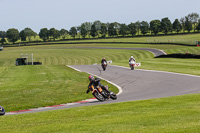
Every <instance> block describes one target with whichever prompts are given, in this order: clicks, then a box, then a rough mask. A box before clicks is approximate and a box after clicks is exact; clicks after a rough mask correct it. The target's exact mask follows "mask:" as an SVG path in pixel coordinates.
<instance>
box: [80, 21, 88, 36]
mask: <svg viewBox="0 0 200 133" xmlns="http://www.w3.org/2000/svg"><path fill="white" fill-rule="evenodd" d="M80 28H81V29H80V30H81V31H80V32H81V36H82V37H83V38H85V37H86V36H87V30H86V27H85V24H82V25H81V27H80Z"/></svg>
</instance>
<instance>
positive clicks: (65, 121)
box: [0, 94, 200, 133]
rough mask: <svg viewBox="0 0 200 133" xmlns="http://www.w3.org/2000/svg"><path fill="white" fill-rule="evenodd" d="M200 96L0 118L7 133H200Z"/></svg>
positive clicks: (1, 126)
mask: <svg viewBox="0 0 200 133" xmlns="http://www.w3.org/2000/svg"><path fill="white" fill-rule="evenodd" d="M199 100H200V95H199V94H196V95H185V96H176V97H170V98H160V99H151V100H143V101H133V102H123V103H118V104H107V105H98V106H89V107H78V108H71V109H63V110H57V111H47V112H40V113H32V114H23V115H13V116H4V117H0V119H1V125H0V128H1V131H2V132H6V133H49V132H53V133H54V132H55V133H66V132H69V133H93V132H98V133H102V132H105V133H138V132H140V133H183V132H184V133H199V130H200V121H199V119H200V115H199V113H200V106H199V105H200V103H199Z"/></svg>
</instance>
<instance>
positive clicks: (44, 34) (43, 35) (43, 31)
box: [39, 28, 49, 41]
mask: <svg viewBox="0 0 200 133" xmlns="http://www.w3.org/2000/svg"><path fill="white" fill-rule="evenodd" d="M39 36H40V38H41V39H42V40H43V41H46V40H48V39H49V31H48V29H47V28H42V29H40V32H39Z"/></svg>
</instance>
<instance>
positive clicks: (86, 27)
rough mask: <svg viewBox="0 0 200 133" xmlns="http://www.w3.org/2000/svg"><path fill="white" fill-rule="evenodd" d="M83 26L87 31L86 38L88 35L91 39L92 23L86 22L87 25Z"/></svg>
mask: <svg viewBox="0 0 200 133" xmlns="http://www.w3.org/2000/svg"><path fill="white" fill-rule="evenodd" d="M82 25H84V27H85V30H86V35H85V37H86V36H87V35H89V38H90V31H91V27H92V23H91V22H85V23H83V24H82ZM85 37H84V38H85Z"/></svg>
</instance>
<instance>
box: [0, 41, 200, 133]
mask: <svg viewBox="0 0 200 133" xmlns="http://www.w3.org/2000/svg"><path fill="white" fill-rule="evenodd" d="M105 46H108V47H145V48H146V47H149V48H158V49H163V50H164V51H165V52H167V53H185V52H186V51H187V52H189V53H192V52H193V51H197V52H198V51H199V50H200V49H199V47H186V46H174V45H147V44H139V45H136V44H134V45H132V44H108V45H105V44H80V45H78V44H77V45H74V44H73V45H71V44H63V45H45V46H44V45H42V46H28V47H13V48H5V49H4V51H1V52H0V85H1V87H0V93H1V97H0V105H2V106H3V107H4V108H6V111H16V110H22V109H28V108H34V107H41V106H50V105H55V104H61V103H67V102H73V101H77V100H82V99H86V98H89V97H92V95H87V94H86V93H85V91H86V89H87V84H88V79H87V76H88V74H85V73H79V72H76V71H74V70H72V69H71V68H68V67H66V65H77V64H93V63H100V60H101V58H102V57H106V59H107V60H112V61H113V64H114V65H121V66H127V67H128V59H129V58H130V56H131V55H133V56H134V57H135V58H136V60H137V61H138V62H141V63H142V66H141V67H140V68H139V69H152V70H162V71H171V72H179V73H187V74H193V75H200V71H199V67H200V60H199V59H171V58H167V59H157V58H153V57H154V55H153V54H152V53H150V52H147V51H141V50H112V49H109V50H108V49H107V50H105V49H95V48H93V49H89V48H88V49H87V48H86V49H82V48H78V47H105ZM72 47H73V48H72ZM21 53H24V54H25V53H29V54H30V53H34V61H40V62H42V63H43V65H41V66H39V65H38V66H15V65H14V61H15V59H16V58H17V57H20V55H21ZM103 84H107V83H106V82H103ZM109 86H111V89H113V91H115V92H117V89H116V87H114V86H112V85H110V84H109ZM199 98H200V95H199V94H196V95H186V96H178V97H170V98H161V99H152V100H145V101H134V102H125V103H119V104H110V105H100V106H91V107H80V108H74V109H64V110H58V111H48V112H41V113H34V114H23V115H13V116H3V117H0V121H1V123H2V124H1V125H0V129H1V131H2V132H8V133H9V132H10V133H11V132H12V133H15V132H16V133H18V132H20V133H21V132H130V133H131V132H197V131H198V130H199V127H200V126H199V125H200V123H199V111H200V110H199ZM119 116H120V117H119ZM17 123H18V124H17ZM94 126H95V127H96V128H94Z"/></svg>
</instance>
